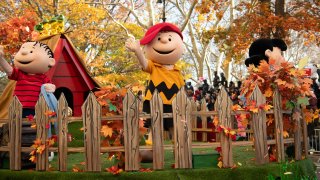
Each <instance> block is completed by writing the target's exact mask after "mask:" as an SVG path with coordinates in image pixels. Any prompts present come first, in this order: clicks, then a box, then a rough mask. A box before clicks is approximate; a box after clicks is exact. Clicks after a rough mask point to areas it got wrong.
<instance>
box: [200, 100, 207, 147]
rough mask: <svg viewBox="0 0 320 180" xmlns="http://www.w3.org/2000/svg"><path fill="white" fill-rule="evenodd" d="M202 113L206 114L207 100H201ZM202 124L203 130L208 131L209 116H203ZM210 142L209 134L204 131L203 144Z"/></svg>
mask: <svg viewBox="0 0 320 180" xmlns="http://www.w3.org/2000/svg"><path fill="white" fill-rule="evenodd" d="M201 111H203V112H206V111H207V103H206V100H205V99H202V100H201ZM201 123H202V129H207V127H208V126H207V125H208V123H207V116H201ZM207 141H208V136H207V132H206V131H204V132H202V142H207Z"/></svg>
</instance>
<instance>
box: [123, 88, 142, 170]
mask: <svg viewBox="0 0 320 180" xmlns="http://www.w3.org/2000/svg"><path fill="white" fill-rule="evenodd" d="M139 104H140V102H139V100H138V98H136V97H135V96H134V95H133V93H132V91H128V92H127V94H126V96H125V98H124V99H123V115H124V119H123V127H124V132H123V133H124V152H125V170H126V171H136V170H139V168H140V164H139Z"/></svg>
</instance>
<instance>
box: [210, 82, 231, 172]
mask: <svg viewBox="0 0 320 180" xmlns="http://www.w3.org/2000/svg"><path fill="white" fill-rule="evenodd" d="M232 105H233V102H232V100H231V99H230V97H229V95H228V93H227V91H226V90H225V88H224V87H221V90H220V93H219V95H218V97H217V100H216V102H215V106H214V107H215V110H216V111H218V118H219V124H220V125H222V126H224V127H226V128H230V129H233V121H232V117H231V110H232ZM220 138H221V141H220V144H221V149H222V164H223V167H225V168H228V167H233V156H232V139H231V137H229V136H227V135H226V134H225V133H224V132H220Z"/></svg>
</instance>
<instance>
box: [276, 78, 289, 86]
mask: <svg viewBox="0 0 320 180" xmlns="http://www.w3.org/2000/svg"><path fill="white" fill-rule="evenodd" d="M274 82H276V83H277V84H278V85H279V86H280V85H285V84H286V83H287V82H286V81H283V80H281V79H276V80H275V81H274Z"/></svg>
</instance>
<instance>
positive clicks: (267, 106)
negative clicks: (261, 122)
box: [263, 104, 273, 111]
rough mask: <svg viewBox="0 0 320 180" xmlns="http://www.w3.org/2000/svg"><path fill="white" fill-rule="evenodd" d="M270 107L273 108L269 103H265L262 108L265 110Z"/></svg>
mask: <svg viewBox="0 0 320 180" xmlns="http://www.w3.org/2000/svg"><path fill="white" fill-rule="evenodd" d="M271 108H273V106H271V105H269V104H265V105H264V106H263V110H265V111H269V110H270V109H271Z"/></svg>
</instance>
